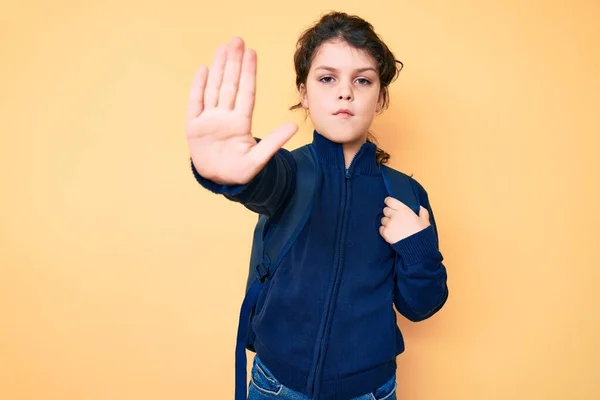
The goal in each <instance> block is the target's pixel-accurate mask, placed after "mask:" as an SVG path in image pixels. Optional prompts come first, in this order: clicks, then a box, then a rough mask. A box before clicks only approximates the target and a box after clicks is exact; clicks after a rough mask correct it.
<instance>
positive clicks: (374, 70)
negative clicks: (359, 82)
mask: <svg viewBox="0 0 600 400" xmlns="http://www.w3.org/2000/svg"><path fill="white" fill-rule="evenodd" d="M318 69H324V70H327V71H331V72H338V70H337V69H336V68H333V67H328V66H326V65H320V66H318V67H317V68H315V71H316V70H318ZM354 71H355V72H365V71H373V72H375V73H377V70H376V69H375V68H373V67H364V68H357V69H355V70H354Z"/></svg>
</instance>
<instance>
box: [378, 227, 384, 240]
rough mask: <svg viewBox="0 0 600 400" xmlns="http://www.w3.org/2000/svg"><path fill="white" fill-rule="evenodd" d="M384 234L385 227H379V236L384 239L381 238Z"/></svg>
mask: <svg viewBox="0 0 600 400" xmlns="http://www.w3.org/2000/svg"><path fill="white" fill-rule="evenodd" d="M384 232H385V226H383V225H381V226H380V227H379V234H380V235H381V237H383V238H385V236H383V233H384Z"/></svg>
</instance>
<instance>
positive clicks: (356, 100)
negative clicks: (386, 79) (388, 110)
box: [300, 41, 382, 144]
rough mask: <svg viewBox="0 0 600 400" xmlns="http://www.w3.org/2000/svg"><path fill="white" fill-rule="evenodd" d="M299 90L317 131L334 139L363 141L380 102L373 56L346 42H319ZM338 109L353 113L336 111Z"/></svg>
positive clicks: (345, 141) (339, 140)
mask: <svg viewBox="0 0 600 400" xmlns="http://www.w3.org/2000/svg"><path fill="white" fill-rule="evenodd" d="M300 94H301V99H300V100H301V102H302V105H303V106H304V107H305V108H308V109H309V112H310V116H311V120H312V122H313V124H314V126H315V129H316V130H317V131H318V132H319V133H321V134H322V135H323V136H325V137H326V138H328V139H329V140H331V141H334V142H337V143H350V144H357V143H363V142H364V141H365V140H366V138H367V130H368V129H369V127H370V126H371V122H372V121H373V118H374V116H375V114H376V112H377V111H378V110H379V108H380V107H381V103H382V96H381V94H380V82H379V75H378V72H377V64H376V62H375V59H374V58H373V57H371V55H370V54H369V53H368V52H366V51H364V50H358V49H356V48H354V47H352V46H350V45H349V44H347V43H346V42H342V41H335V42H326V43H323V44H322V45H321V46H320V47H319V49H318V50H317V52H316V54H315V57H314V59H313V62H312V65H311V67H310V70H309V72H308V77H307V78H306V86H303V87H301V89H300ZM340 109H348V110H349V111H350V112H351V113H352V114H353V115H348V114H337V115H336V114H335V113H336V112H337V111H338V110H340Z"/></svg>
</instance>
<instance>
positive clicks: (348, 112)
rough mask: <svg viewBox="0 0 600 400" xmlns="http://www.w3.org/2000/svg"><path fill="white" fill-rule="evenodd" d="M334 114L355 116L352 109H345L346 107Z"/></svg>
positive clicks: (345, 116) (344, 116)
mask: <svg viewBox="0 0 600 400" xmlns="http://www.w3.org/2000/svg"><path fill="white" fill-rule="evenodd" d="M333 115H337V116H339V117H343V118H348V117H352V116H354V114H353V113H352V111H350V110H348V109H345V108H343V109H340V110H337V111H336V112H334V113H333Z"/></svg>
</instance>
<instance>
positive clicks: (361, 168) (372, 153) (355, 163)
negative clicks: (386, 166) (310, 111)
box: [312, 130, 379, 175]
mask: <svg viewBox="0 0 600 400" xmlns="http://www.w3.org/2000/svg"><path fill="white" fill-rule="evenodd" d="M312 144H313V147H314V148H315V151H316V153H317V157H318V158H319V162H320V163H321V165H322V166H323V167H326V168H333V169H337V170H340V171H344V170H346V162H345V160H344V147H343V144H342V143H336V142H332V141H331V140H329V139H327V138H326V137H325V136H323V135H321V134H320V133H319V132H317V131H316V130H314V131H313V142H312ZM376 156H377V146H376V145H375V144H374V143H371V142H365V143H363V145H362V146H361V147H360V149H359V150H358V152H357V153H356V155H355V156H354V158H353V160H352V163H351V164H350V168H349V169H348V171H347V172H348V173H350V174H355V173H359V174H367V175H377V174H379V166H378V165H377V157H376Z"/></svg>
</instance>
